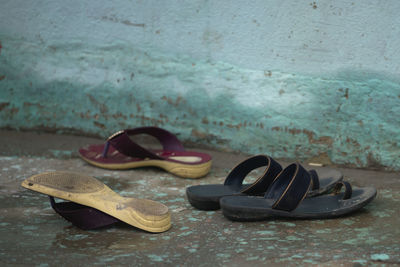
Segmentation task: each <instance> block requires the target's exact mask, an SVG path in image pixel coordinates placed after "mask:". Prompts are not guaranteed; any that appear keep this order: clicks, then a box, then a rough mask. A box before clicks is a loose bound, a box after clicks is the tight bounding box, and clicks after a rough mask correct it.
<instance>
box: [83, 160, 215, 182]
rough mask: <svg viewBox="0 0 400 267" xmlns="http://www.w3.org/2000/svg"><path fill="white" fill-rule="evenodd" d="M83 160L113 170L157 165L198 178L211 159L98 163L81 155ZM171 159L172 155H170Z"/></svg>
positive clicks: (207, 167)
mask: <svg viewBox="0 0 400 267" xmlns="http://www.w3.org/2000/svg"><path fill="white" fill-rule="evenodd" d="M81 158H82V159H83V160H85V161H86V162H88V163H90V164H92V165H94V166H97V167H100V168H104V169H113V170H124V169H133V168H139V167H158V168H161V169H164V170H166V171H167V172H170V173H172V174H175V175H177V176H180V177H183V178H200V177H203V176H205V175H206V174H207V173H208V172H209V171H210V169H211V165H212V161H211V160H210V161H207V162H205V163H202V164H195V165H191V164H185V163H178V162H171V161H167V160H156V159H145V160H141V161H132V162H126V163H107V164H104V163H99V162H96V161H93V160H90V159H88V158H85V157H83V156H81ZM171 158H172V159H173V157H171ZM179 158H180V160H181V161H182V162H184V161H185V159H181V158H183V157H179ZM186 158H188V159H186V160H187V162H193V160H197V159H195V158H197V157H186Z"/></svg>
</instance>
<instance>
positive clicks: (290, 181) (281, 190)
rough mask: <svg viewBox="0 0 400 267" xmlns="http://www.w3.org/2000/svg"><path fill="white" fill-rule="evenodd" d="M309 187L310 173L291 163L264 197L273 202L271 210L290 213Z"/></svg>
mask: <svg viewBox="0 0 400 267" xmlns="http://www.w3.org/2000/svg"><path fill="white" fill-rule="evenodd" d="M310 187H311V176H310V173H309V172H308V171H306V169H304V168H303V166H301V165H300V164H298V163H293V164H291V165H289V166H288V167H286V168H285V169H284V170H283V171H282V172H281V173H280V174H279V175H278V176H277V177H276V179H275V180H274V181H273V183H272V184H271V185H270V187H269V189H268V190H267V192H266V193H265V196H264V197H265V198H267V199H273V200H275V202H274V204H273V205H272V208H273V209H277V210H285V211H292V210H294V209H295V208H297V206H298V205H299V204H300V202H301V201H303V199H304V198H305V197H306V195H307V192H308V190H309V189H310Z"/></svg>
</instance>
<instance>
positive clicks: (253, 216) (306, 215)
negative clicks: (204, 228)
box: [220, 187, 376, 221]
mask: <svg viewBox="0 0 400 267" xmlns="http://www.w3.org/2000/svg"><path fill="white" fill-rule="evenodd" d="M353 195H354V197H352V198H350V199H346V200H343V199H342V198H343V194H342V193H340V194H338V195H335V196H332V195H329V196H328V195H324V196H319V197H314V198H306V199H304V200H303V202H302V203H301V204H300V205H299V206H298V207H297V208H296V209H295V210H294V211H291V212H289V211H284V210H276V209H272V208H271V206H272V205H273V201H272V200H269V199H265V198H262V197H249V196H235V197H224V198H222V199H221V200H220V205H221V208H222V212H223V214H224V216H225V217H227V218H228V219H230V220H232V221H264V220H268V219H274V218H286V219H330V218H336V217H341V216H345V215H348V214H352V213H354V212H356V211H358V210H360V209H361V208H363V207H364V206H365V205H367V204H368V203H370V202H371V201H372V200H373V199H374V198H375V196H376V189H375V188H372V187H365V188H358V189H354V190H353Z"/></svg>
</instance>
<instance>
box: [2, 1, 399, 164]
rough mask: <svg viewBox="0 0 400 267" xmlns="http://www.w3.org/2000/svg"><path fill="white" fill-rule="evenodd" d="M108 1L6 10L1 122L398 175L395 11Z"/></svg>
mask: <svg viewBox="0 0 400 267" xmlns="http://www.w3.org/2000/svg"><path fill="white" fill-rule="evenodd" d="M100 2H101V4H99V3H100ZM100 2H99V1H85V2H84V3H83V2H82V1H73V3H71V1H68V3H67V2H63V1H42V2H41V3H35V4H33V2H32V3H30V2H26V1H3V2H2V9H1V10H0V25H2V27H1V28H0V127H9V128H16V129H45V130H46V129H47V130H55V129H60V130H62V131H66V130H68V131H73V132H83V133H89V134H95V135H100V136H103V137H106V136H108V135H109V134H111V133H112V132H114V131H116V130H119V129H123V128H130V127H136V126H141V125H157V126H160V127H164V128H166V129H168V130H171V131H173V132H175V133H177V134H178V135H179V137H180V139H182V140H185V141H192V142H196V143H199V144H202V145H207V146H210V147H216V148H218V149H233V150H238V151H243V152H248V153H266V154H270V155H272V156H274V157H278V158H290V159H301V160H304V159H310V158H313V157H319V158H321V157H322V158H325V159H326V160H330V161H332V162H333V163H338V164H348V165H352V166H358V167H382V166H384V167H387V168H389V169H395V170H399V169H400V157H399V154H400V153H399V152H400V127H399V126H400V117H399V115H398V114H400V77H399V71H400V50H399V49H398V48H399V37H398V36H400V27H398V25H400V17H399V16H398V11H400V2H398V1H384V2H379V3H377V2H376V1H363V2H362V3H358V2H354V3H351V2H348V1H324V3H322V2H303V3H295V4H294V3H289V2H288V3H282V2H278V1H269V2H267V3H266V2H265V1H252V3H250V4H246V5H241V4H240V3H239V2H237V3H232V2H231V1H229V2H227V1H213V2H210V1H206V0H198V1H186V2H182V1H167V2H159V1H145V2H144V1H143V2H142V1H134V2H131V1H116V2H115V1H112V2H109V1H100Z"/></svg>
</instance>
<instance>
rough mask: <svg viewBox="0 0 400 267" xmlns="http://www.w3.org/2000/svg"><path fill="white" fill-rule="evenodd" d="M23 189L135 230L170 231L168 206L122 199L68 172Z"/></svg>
mask: <svg viewBox="0 0 400 267" xmlns="http://www.w3.org/2000/svg"><path fill="white" fill-rule="evenodd" d="M21 185H22V186H23V187H25V188H27V189H30V190H33V191H37V192H39V193H43V194H46V195H50V196H53V197H56V198H60V199H64V200H68V201H72V202H75V203H78V204H82V205H85V206H89V207H92V208H95V209H97V210H100V211H102V212H104V213H107V214H109V215H111V216H113V217H115V218H117V219H119V220H121V221H123V222H125V223H127V224H130V225H132V226H135V227H137V228H139V229H142V230H145V231H148V232H153V233H159V232H164V231H167V230H168V229H169V228H171V214H170V212H169V210H168V207H167V206H165V205H163V204H161V203H159V202H156V201H152V200H148V199H137V198H130V197H122V196H120V195H119V194H117V193H116V192H114V191H112V190H111V189H110V188H109V187H108V186H106V185H105V184H103V183H102V182H100V181H99V180H97V179H95V178H93V177H90V176H86V175H82V174H78V173H72V172H46V173H41V174H37V175H34V176H32V177H30V178H28V179H26V180H25V181H23V182H22V184H21Z"/></svg>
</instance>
